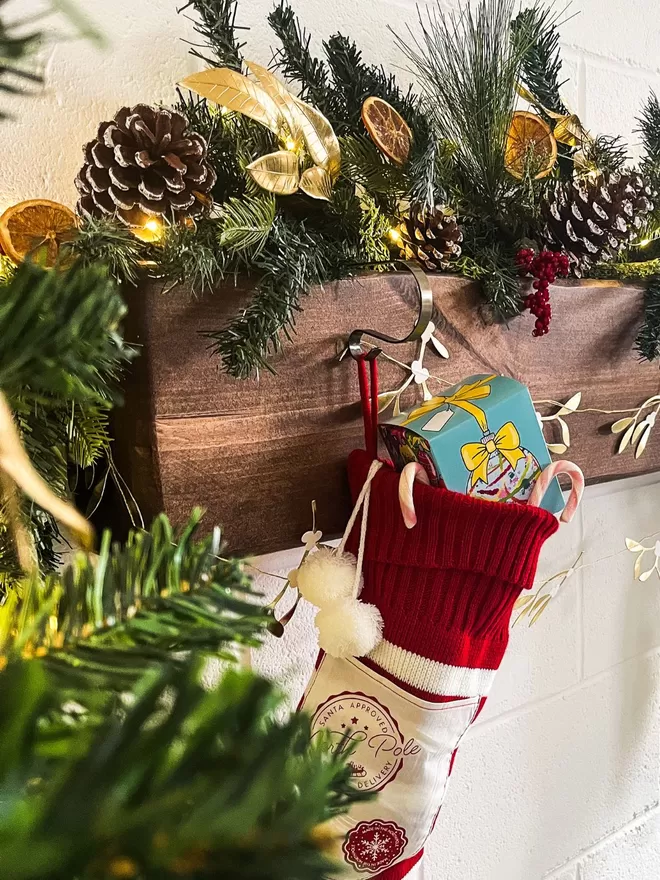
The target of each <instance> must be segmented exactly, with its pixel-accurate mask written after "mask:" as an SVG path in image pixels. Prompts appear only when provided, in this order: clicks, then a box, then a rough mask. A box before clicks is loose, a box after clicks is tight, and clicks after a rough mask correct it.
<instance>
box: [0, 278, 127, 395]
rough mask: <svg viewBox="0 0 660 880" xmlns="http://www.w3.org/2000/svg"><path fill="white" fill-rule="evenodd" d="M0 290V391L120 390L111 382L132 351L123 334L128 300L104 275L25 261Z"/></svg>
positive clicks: (99, 392) (81, 392)
mask: <svg viewBox="0 0 660 880" xmlns="http://www.w3.org/2000/svg"><path fill="white" fill-rule="evenodd" d="M0 291H1V293H2V298H1V300H0V338H2V342H3V344H2V349H1V350H0V390H2V391H3V393H4V394H5V395H6V396H7V397H12V396H13V395H18V394H21V395H22V396H23V397H25V398H26V399H27V398H29V397H32V398H39V397H40V396H41V395H56V396H58V397H61V398H64V399H65V400H81V401H84V400H89V401H98V400H107V399H108V398H109V397H111V396H113V395H115V391H114V390H113V388H112V384H111V381H112V379H113V377H116V376H117V374H118V371H119V369H120V367H121V364H122V363H124V362H126V361H127V360H129V358H130V357H131V355H132V352H131V350H130V349H129V348H128V347H127V346H125V345H124V344H123V341H122V339H121V337H120V335H119V324H120V321H121V319H122V317H123V315H124V313H125V306H124V303H123V302H122V300H121V297H120V296H119V294H118V293H117V290H116V288H115V285H114V284H113V283H112V281H111V280H110V279H109V278H108V277H107V275H106V274H105V272H103V271H100V270H98V269H92V268H87V267H85V266H83V265H80V264H78V263H75V264H74V265H73V266H72V267H71V268H70V269H68V270H66V271H60V270H54V271H47V270H44V269H40V268H38V267H37V266H34V265H33V264H31V263H23V264H22V265H21V266H20V268H19V269H17V271H16V273H15V274H14V275H13V276H12V278H11V279H10V281H9V282H8V283H7V284H5V285H2V286H1V287H0Z"/></svg>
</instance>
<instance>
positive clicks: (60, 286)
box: [0, 263, 132, 592]
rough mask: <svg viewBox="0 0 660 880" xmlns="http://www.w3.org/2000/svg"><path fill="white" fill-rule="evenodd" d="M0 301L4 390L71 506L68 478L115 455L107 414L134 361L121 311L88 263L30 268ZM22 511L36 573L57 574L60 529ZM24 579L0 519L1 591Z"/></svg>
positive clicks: (28, 442)
mask: <svg viewBox="0 0 660 880" xmlns="http://www.w3.org/2000/svg"><path fill="white" fill-rule="evenodd" d="M0 293H1V296H0V334H2V337H3V346H2V351H1V352H0V390H1V391H2V392H3V394H4V395H5V397H6V398H7V401H8V403H9V405H10V407H11V409H12V411H13V413H14V418H15V420H16V422H17V425H18V428H19V431H20V434H21V437H22V440H23V443H24V444H25V447H26V449H27V452H28V455H29V457H30V459H31V461H32V463H33V465H34V466H35V468H36V470H37V471H38V473H39V474H40V475H41V476H42V477H43V478H44V479H45V480H46V482H48V483H49V485H51V486H52V487H53V489H54V490H55V492H56V493H57V494H59V495H60V496H61V497H65V498H66V497H68V496H69V495H70V487H69V469H70V468H71V470H72V471H74V472H75V471H76V470H78V469H80V468H85V467H88V466H90V465H92V466H93V465H94V464H96V463H97V462H98V461H99V460H100V458H101V457H102V456H103V454H104V453H105V452H106V451H107V448H108V445H109V438H108V436H107V433H106V420H107V413H108V410H109V407H110V405H111V403H112V402H113V401H115V400H117V399H118V393H117V385H116V380H117V378H118V376H119V373H120V371H121V368H122V365H123V364H124V363H125V362H126V361H127V360H128V359H129V357H131V355H132V352H131V350H130V349H129V348H127V347H126V346H124V344H123V342H122V339H121V336H120V335H119V323H120V321H121V318H122V316H123V314H124V304H123V302H122V301H121V299H120V297H119V295H118V294H117V292H116V289H115V287H114V285H113V284H112V282H111V281H110V280H109V279H108V278H107V276H106V275H105V273H103V272H102V271H99V270H98V269H93V268H86V267H84V266H83V265H82V263H77V264H75V265H74V266H73V267H72V268H71V269H69V270H66V271H61V270H57V269H56V270H51V271H46V270H43V269H40V268H38V267H36V266H34V265H31V264H29V263H24V264H22V265H21V266H20V267H19V268H18V269H17V270H16V271H15V273H14V274H13V275H12V276H11V278H10V280H9V281H8V282H6V283H5V284H3V285H0ZM22 508H23V514H24V520H25V522H26V523H27V524H28V526H29V528H30V532H31V534H32V538H33V540H34V543H35V546H36V549H37V554H38V558H39V563H40V565H41V566H42V569H43V570H46V571H47V570H49V569H52V568H53V567H54V566H55V565H56V564H57V562H58V554H57V552H56V551H55V540H56V538H57V536H58V530H57V527H56V524H55V522H54V521H53V519H52V518H51V517H50V516H49V515H48V514H46V513H45V512H44V511H42V510H41V509H40V508H38V507H37V506H36V505H34V504H32V503H31V502H30V501H28V500H27V499H24V500H23V501H22ZM18 576H19V571H18V561H17V559H16V553H15V548H14V546H13V542H12V541H11V539H10V536H9V534H8V532H7V529H6V519H5V517H4V516H3V513H2V512H0V579H1V580H2V584H3V587H4V588H6V587H7V585H9V584H11V582H12V581H13V580H15V579H16V577H18ZM3 592H4V589H3Z"/></svg>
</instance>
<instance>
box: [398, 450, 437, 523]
mask: <svg viewBox="0 0 660 880" xmlns="http://www.w3.org/2000/svg"><path fill="white" fill-rule="evenodd" d="M415 480H419V481H420V482H421V483H426V485H427V486H429V485H430V480H429V475H428V474H427V473H426V471H425V470H424V468H423V467H422V465H421V464H420V463H419V462H417V461H411V462H410V463H409V464H407V465H406V466H405V467H404V469H403V470H402V471H401V476H400V477H399V505H400V506H401V513H402V514H403V521H404V523H405V524H406V528H408V529H412V528H413V527H414V526H416V525H417V514H416V513H415V502H414V501H413V484H414V482H415Z"/></svg>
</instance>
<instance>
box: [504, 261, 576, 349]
mask: <svg viewBox="0 0 660 880" xmlns="http://www.w3.org/2000/svg"><path fill="white" fill-rule="evenodd" d="M516 266H517V267H518V272H519V273H520V275H523V276H524V275H533V276H534V278H535V279H536V280H535V281H534V284H533V285H532V286H533V287H534V292H533V293H530V294H529V295H528V296H526V297H525V299H524V301H523V305H524V307H525V308H526V309H529V310H530V312H531V313H532V314H533V315H535V316H536V322H535V324H534V329H533V330H532V335H533V336H545V334H546V333H547V332H548V331H549V329H550V318H552V306H551V305H550V290H549V288H550V285H551V284H552V283H553V282H554V280H555V278H556V277H557V276H558V275H559V276H560V277H561V278H565V277H566V276H567V275H568V271H569V263H568V257H567V256H566V254H562V253H560V252H559V251H540V252H539V253H538V254H536V253H535V252H534V251H533V250H532V248H522V249H521V250H519V251H518V253H517V254H516Z"/></svg>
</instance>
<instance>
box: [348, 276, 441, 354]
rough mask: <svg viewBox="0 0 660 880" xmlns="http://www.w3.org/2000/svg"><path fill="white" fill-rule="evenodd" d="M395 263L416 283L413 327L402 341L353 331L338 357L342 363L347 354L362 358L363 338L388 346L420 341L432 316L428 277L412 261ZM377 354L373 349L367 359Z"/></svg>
mask: <svg viewBox="0 0 660 880" xmlns="http://www.w3.org/2000/svg"><path fill="white" fill-rule="evenodd" d="M395 262H397V263H401V265H403V266H405V267H406V269H407V270H408V271H409V272H410V273H411V274H412V276H413V278H414V279H415V281H416V282H417V289H418V292H419V313H418V315H417V321H416V322H415V326H414V327H413V328H412V330H411V331H410V333H409V334H408V335H407V336H404V337H403V339H394V338H393V337H392V336H387V335H386V334H385V333H378V332H377V331H376V330H353V332H352V333H351V335H350V336H349V337H348V342H347V343H346V348H345V349H344V350H343V351H342V353H341V354H340V355H339V360H340V361H342V360H343V359H344V358H345V357H346V355H347V354H350V356H351V357H352V358H355V359H356V360H357V359H358V358H360V357H362V356H363V354H364V352H363V351H362V337H363V336H371V337H372V339H378V340H380V341H381V342H389V343H390V345H402V344H403V343H404V342H412V341H413V340H415V339H420V338H421V337H422V335H423V334H424V331H425V330H426V328H427V327H428V325H429V323H430V321H431V318H432V316H433V291H432V290H431V285H430V283H429V278H428V275H427V274H426V272H425V271H424V270H423V269H422V268H421V266H420V265H419V264H418V263H416V262H414V261H413V260H396V261H395ZM379 353H380V349H373V350H372V351H371V352H369V355H368V357H370V358H372V357H377V356H378V354H379Z"/></svg>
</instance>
